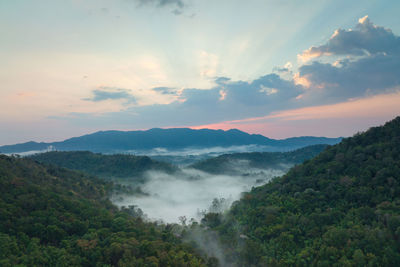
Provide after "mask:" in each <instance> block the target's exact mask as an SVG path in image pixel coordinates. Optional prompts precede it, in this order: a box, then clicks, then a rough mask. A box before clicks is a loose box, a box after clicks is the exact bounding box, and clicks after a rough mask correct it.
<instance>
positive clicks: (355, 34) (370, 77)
mask: <svg viewBox="0 0 400 267" xmlns="http://www.w3.org/2000/svg"><path fill="white" fill-rule="evenodd" d="M322 56H324V57H328V58H329V57H330V56H332V57H334V58H335V59H337V58H339V59H338V60H336V61H335V62H334V63H322V62H320V61H313V62H312V63H311V64H306V65H302V66H300V68H299V72H298V73H297V74H296V76H295V77H294V78H295V80H297V82H298V83H300V84H303V86H305V87H308V88H310V90H308V95H309V97H312V98H314V99H315V101H316V100H318V99H330V101H328V102H329V103H333V102H337V101H341V100H346V99H349V98H357V97H364V96H367V95H376V94H381V93H388V92H393V91H396V90H398V89H399V86H400V37H399V36H396V35H394V34H393V33H392V31H391V30H390V29H386V28H384V27H381V26H376V25H374V24H373V23H372V22H371V21H370V20H369V18H368V16H365V17H363V18H360V19H359V21H358V24H357V25H356V27H355V29H354V30H342V29H339V30H336V31H335V33H334V34H333V35H332V37H331V38H330V39H329V41H328V42H327V43H326V44H323V45H321V46H318V47H315V46H313V47H311V48H309V49H308V50H306V51H304V52H303V54H301V55H300V57H301V58H303V59H306V60H309V59H312V58H315V59H316V58H318V57H322ZM328 61H329V60H328ZM311 94H312V96H311Z"/></svg>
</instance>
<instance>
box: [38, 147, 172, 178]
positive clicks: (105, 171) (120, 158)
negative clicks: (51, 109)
mask: <svg viewBox="0 0 400 267" xmlns="http://www.w3.org/2000/svg"><path fill="white" fill-rule="evenodd" d="M30 158H32V159H33V160H36V161H38V162H40V163H45V164H48V165H55V166H59V167H63V168H68V169H71V170H78V171H83V172H85V173H88V174H91V175H95V176H98V177H100V178H106V179H111V178H130V180H132V178H133V179H134V181H136V182H140V181H143V177H142V175H143V173H144V172H146V171H150V170H156V171H163V172H166V173H173V172H174V171H176V170H178V168H177V167H175V166H173V165H171V164H168V163H166V162H158V161H155V160H153V159H151V158H149V157H146V156H134V155H121V154H115V155H103V154H99V153H92V152H89V151H52V152H46V153H39V154H35V155H33V156H30Z"/></svg>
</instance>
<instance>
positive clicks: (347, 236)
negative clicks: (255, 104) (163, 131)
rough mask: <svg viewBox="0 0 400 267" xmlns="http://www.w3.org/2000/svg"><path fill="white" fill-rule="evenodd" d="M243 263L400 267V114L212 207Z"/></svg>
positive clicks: (217, 225)
mask: <svg viewBox="0 0 400 267" xmlns="http://www.w3.org/2000/svg"><path fill="white" fill-rule="evenodd" d="M202 223H203V225H205V226H208V227H210V228H211V229H213V230H216V231H218V232H219V233H220V235H221V241H222V243H223V244H224V245H225V247H226V249H225V253H226V255H227V258H229V259H230V261H231V263H232V264H233V263H236V264H238V265H239V266H295V265H296V266H400V242H399V241H400V117H397V118H396V119H394V120H393V121H390V122H388V123H386V124H385V125H384V126H382V127H375V128H371V129H370V130H368V131H367V132H365V133H362V134H357V135H355V136H354V137H351V138H346V139H344V140H343V141H342V142H341V143H340V144H338V145H335V146H332V147H329V148H328V149H326V150H325V151H324V152H322V153H321V154H320V155H318V156H316V157H315V158H313V159H312V160H309V161H307V162H305V163H304V164H301V165H298V166H296V167H294V168H292V169H291V170H290V171H289V172H288V174H287V175H285V176H283V177H280V178H276V179H274V180H273V181H272V182H270V183H268V184H266V185H264V186H261V187H257V188H254V189H253V190H252V191H251V192H249V193H246V194H245V195H244V196H243V197H242V199H241V200H240V201H237V202H236V203H234V205H233V206H232V209H231V210H230V212H229V213H228V214H227V215H226V216H222V215H220V214H215V213H210V214H208V215H206V216H205V217H204V219H203V221H202Z"/></svg>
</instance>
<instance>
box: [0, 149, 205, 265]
mask: <svg viewBox="0 0 400 267" xmlns="http://www.w3.org/2000/svg"><path fill="white" fill-rule="evenodd" d="M111 187H112V184H111V183H109V182H105V181H104V180H99V179H96V178H94V177H88V176H86V175H84V174H82V173H77V172H74V171H69V170H67V169H63V168H56V167H45V166H43V165H40V164H38V163H36V162H35V161H33V160H31V159H20V158H15V157H7V156H2V155H0V266H5V267H6V266H205V265H206V262H205V261H204V260H202V259H201V258H199V257H198V256H196V253H195V252H194V251H192V249H191V248H189V247H188V246H187V245H184V244H182V243H181V241H180V240H179V239H178V238H177V237H176V236H175V235H174V233H173V231H172V230H171V227H170V226H160V225H157V224H155V223H145V222H143V221H142V220H141V219H140V218H135V217H133V216H131V215H130V214H132V213H134V210H132V209H125V211H118V210H117V209H116V208H115V207H114V206H113V205H112V204H111V203H110V202H109V200H108V199H107V194H108V192H109V190H110V189H111ZM211 263H212V262H209V263H208V264H210V265H211Z"/></svg>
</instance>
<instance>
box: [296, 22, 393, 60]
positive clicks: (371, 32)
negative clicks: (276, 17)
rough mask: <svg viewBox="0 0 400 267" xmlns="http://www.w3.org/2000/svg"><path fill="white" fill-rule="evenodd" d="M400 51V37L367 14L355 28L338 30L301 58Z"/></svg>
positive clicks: (300, 56)
mask: <svg viewBox="0 0 400 267" xmlns="http://www.w3.org/2000/svg"><path fill="white" fill-rule="evenodd" d="M399 51H400V37H399V36H395V35H394V34H393V32H392V31H391V30H390V29H386V28H384V27H381V26H376V25H374V24H373V23H372V22H371V21H370V19H369V18H368V16H365V17H363V18H360V19H359V20H358V24H357V25H356V27H355V29H354V30H352V29H349V30H343V29H338V30H336V31H335V32H334V33H333V35H332V36H331V38H330V39H329V41H328V42H327V43H326V44H324V45H321V46H312V47H310V48H309V49H307V50H306V51H304V52H303V53H302V54H300V55H299V58H300V59H302V60H303V61H308V60H310V59H312V58H316V57H321V56H331V55H351V56H364V55H376V54H379V53H385V54H399Z"/></svg>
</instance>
